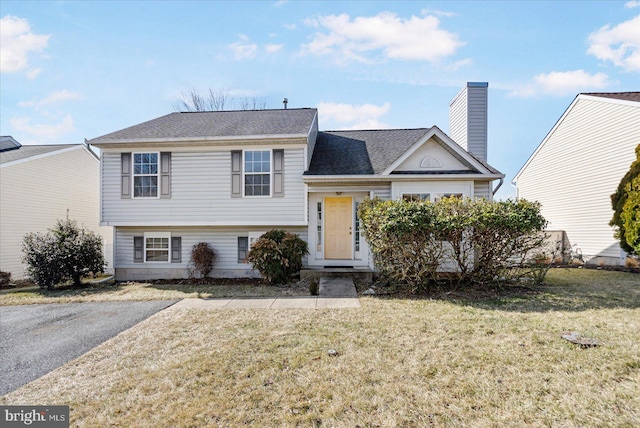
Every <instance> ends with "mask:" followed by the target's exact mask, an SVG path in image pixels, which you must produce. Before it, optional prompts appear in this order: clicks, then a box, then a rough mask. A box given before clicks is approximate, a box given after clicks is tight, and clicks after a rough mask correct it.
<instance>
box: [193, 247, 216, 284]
mask: <svg viewBox="0 0 640 428" xmlns="http://www.w3.org/2000/svg"><path fill="white" fill-rule="evenodd" d="M215 261H216V253H215V251H214V249H213V247H212V246H211V245H209V243H207V242H200V243H198V244H196V245H194V246H193V247H192V248H191V260H190V265H191V266H192V269H193V270H194V271H195V272H197V273H198V274H199V275H200V276H201V277H202V278H206V277H207V276H209V274H210V273H211V271H212V270H213V264H214V263H215Z"/></svg>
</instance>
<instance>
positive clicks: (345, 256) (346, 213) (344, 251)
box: [324, 197, 353, 260]
mask: <svg viewBox="0 0 640 428" xmlns="http://www.w3.org/2000/svg"><path fill="white" fill-rule="evenodd" d="M324 204H325V219H324V242H325V248H324V258H325V259H332V260H351V259H352V258H353V198H351V197H336V198H325V199H324Z"/></svg>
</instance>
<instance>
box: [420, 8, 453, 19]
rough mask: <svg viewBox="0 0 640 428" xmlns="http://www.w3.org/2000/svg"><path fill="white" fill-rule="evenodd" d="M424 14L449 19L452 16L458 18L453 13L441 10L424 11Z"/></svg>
mask: <svg viewBox="0 0 640 428" xmlns="http://www.w3.org/2000/svg"><path fill="white" fill-rule="evenodd" d="M422 14H423V15H435V16H444V17H447V18H450V17H452V16H456V14H455V13H453V12H447V11H444V10H440V9H422Z"/></svg>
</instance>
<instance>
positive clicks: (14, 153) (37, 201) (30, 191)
mask: <svg viewBox="0 0 640 428" xmlns="http://www.w3.org/2000/svg"><path fill="white" fill-rule="evenodd" d="M99 183H100V161H99V159H98V157H97V155H95V154H94V153H93V152H92V151H91V150H90V149H89V148H88V146H85V145H84V144H62V145H39V146H36V145H24V146H23V145H21V144H20V143H18V142H17V141H16V140H14V139H13V138H12V137H10V136H3V137H0V271H4V272H11V275H12V277H13V278H14V279H22V278H24V276H25V266H24V264H23V263H22V261H21V258H22V239H23V237H24V235H26V234H27V233H29V232H46V231H47V229H50V228H52V227H54V226H55V224H56V221H57V220H59V219H65V218H67V215H68V216H69V218H70V219H72V220H76V221H77V222H78V224H79V225H82V226H84V227H86V228H87V229H90V230H92V231H94V232H96V233H98V234H99V235H101V236H102V237H103V244H104V249H105V258H106V259H107V262H108V269H110V268H111V267H112V260H111V255H112V254H113V249H112V243H113V230H112V228H111V227H105V226H100V219H99V217H98V212H99V206H100V198H99V192H98V188H99V185H100V184H99Z"/></svg>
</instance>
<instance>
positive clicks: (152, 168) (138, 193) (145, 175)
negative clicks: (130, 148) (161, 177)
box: [133, 153, 160, 198]
mask: <svg viewBox="0 0 640 428" xmlns="http://www.w3.org/2000/svg"><path fill="white" fill-rule="evenodd" d="M159 157H160V156H159V155H158V153H134V154H133V197H134V198H157V197H158V173H159V170H160V169H159V168H158V166H159Z"/></svg>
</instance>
